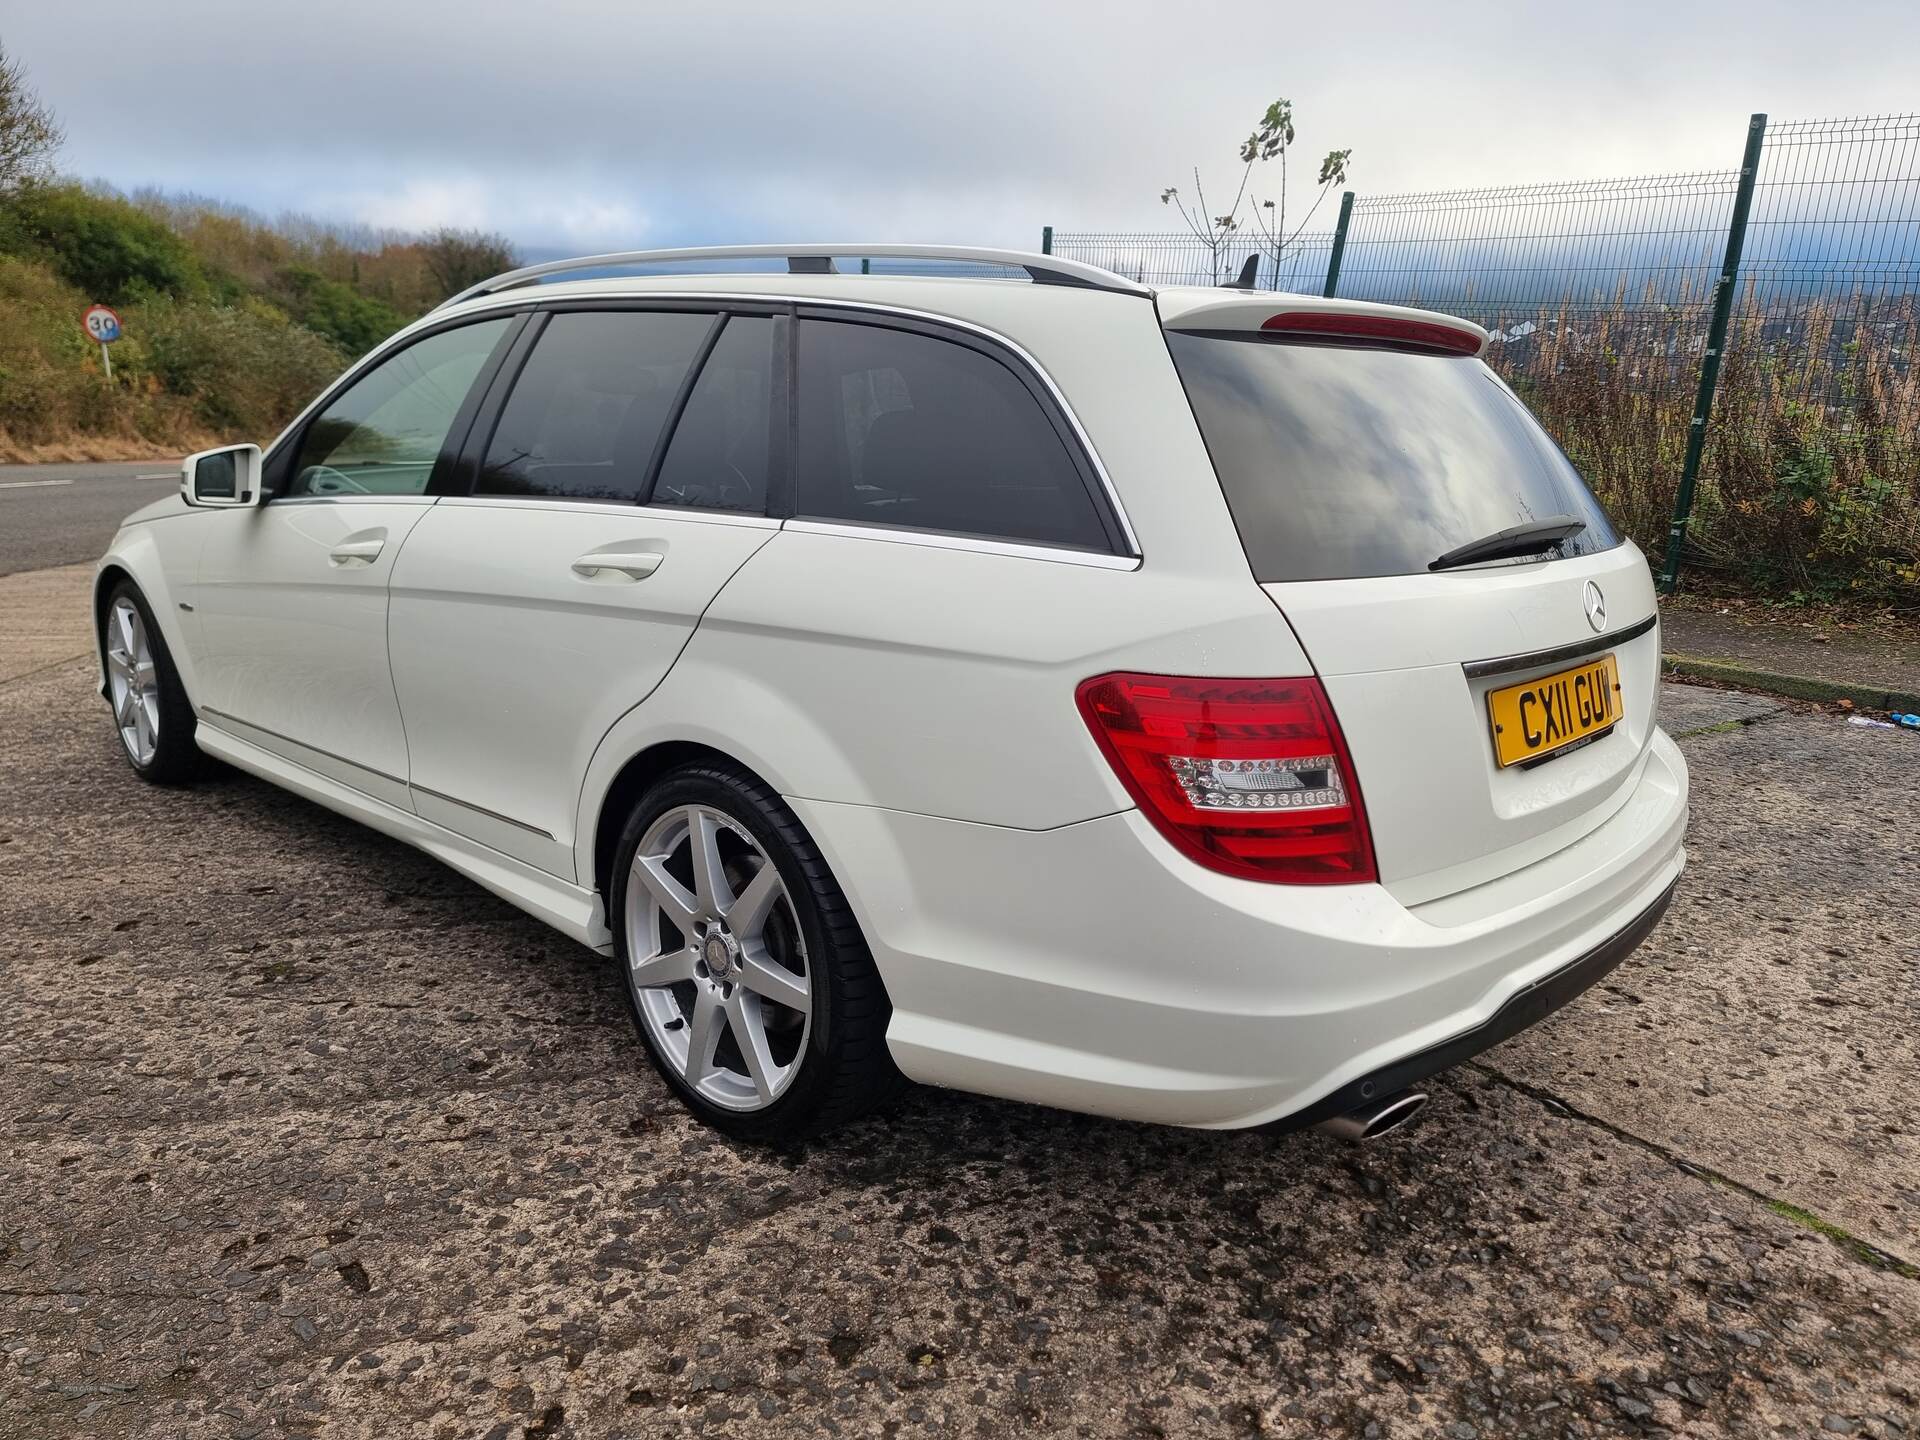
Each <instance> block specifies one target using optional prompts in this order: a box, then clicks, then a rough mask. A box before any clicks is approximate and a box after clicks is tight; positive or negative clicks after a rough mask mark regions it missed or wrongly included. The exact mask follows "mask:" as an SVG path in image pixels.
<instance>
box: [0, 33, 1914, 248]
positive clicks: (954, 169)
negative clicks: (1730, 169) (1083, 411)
mask: <svg viewBox="0 0 1920 1440" xmlns="http://www.w3.org/2000/svg"><path fill="white" fill-rule="evenodd" d="M0 38H3V39H4V40H5V42H6V44H7V46H8V47H9V49H11V50H13V51H15V52H16V53H18V54H19V55H20V56H21V57H22V58H24V59H25V60H26V62H27V63H28V65H29V66H30V67H31V69H32V72H33V75H34V78H35V80H36V83H37V84H38V85H39V87H40V88H41V90H42V92H43V94H44V95H45V97H46V98H47V99H48V100H49V101H51V102H52V103H53V104H54V106H55V107H56V108H57V109H58V111H59V112H60V114H61V115H62V117H63V119H64V120H65V122H66V125H67V129H68V132H69V135H70V143H69V146H68V150H67V153H66V156H65V163H66V165H67V167H68V168H69V169H72V170H74V171H76V172H78V173H81V174H85V175H98V176H101V177H103V178H106V179H108V180H111V181H113V182H114V183H117V184H121V185H127V186H132V185H137V184H142V183H160V184H164V185H168V186H172V187H179V188H190V189H193V190H197V191H201V192H205V193H212V194H219V195H223V196H226V197H229V198H232V199H235V200H238V201H241V202H243V203H248V204H252V205H255V206H257V207H260V208H264V209H268V210H272V209H277V208H281V207H294V208H300V209H306V210H310V211H315V212H319V213H324V214H328V215H332V216H336V217H339V218H356V219H367V220H372V221H375V222H376V223H379V222H385V223H395V224H407V223H437V222H438V221H440V220H444V219H452V220H463V221H467V222H469V223H480V224H486V225H489V226H493V227H496V228H502V229H505V230H508V231H509V232H510V233H513V234H514V235H516V236H517V237H518V238H520V239H521V240H522V241H524V242H526V243H529V244H551V243H580V244H618V243H655V242H657V243H672V242H675V241H683V240H689V239H701V238H704V239H722V238H729V239H731V238H742V239H744V238H760V237H768V236H774V235H787V236H793V235H801V234H814V235H820V234H823V233H828V232H831V233H834V234H847V235H855V234H857V235H862V236H871V237H880V238H901V239H909V238H911V239H933V238H942V239H954V240H961V239H965V240H973V241H981V242H999V243H1016V244H1031V243H1033V242H1034V241H1035V239H1036V238H1037V232H1038V227H1039V226H1040V225H1041V224H1043V223H1047V222H1052V223H1055V224H1059V225H1063V226H1101V227H1116V228H1122V227H1153V228H1158V227H1162V226H1165V225H1166V224H1167V223H1168V221H1169V220H1171V218H1172V217H1171V216H1170V215H1169V214H1168V212H1166V211H1164V210H1162V209H1161V208H1160V207H1159V206H1158V205H1156V204H1155V203H1154V196H1155V195H1156V194H1157V191H1158V189H1159V187H1160V186H1162V185H1165V184H1179V183H1184V182H1185V181H1186V179H1187V174H1188V169H1189V167H1190V166H1191V165H1192V164H1193V163H1194V162H1195V161H1196V160H1200V161H1206V162H1210V168H1211V171H1212V173H1213V174H1215V175H1217V176H1218V177H1220V179H1221V180H1223V181H1224V180H1225V178H1226V176H1227V175H1228V173H1229V171H1230V170H1231V169H1232V151H1233V146H1234V143H1235V141H1236V140H1237V139H1238V138H1239V136H1240V135H1241V134H1242V133H1244V132H1245V131H1246V130H1247V129H1248V128H1249V127H1250V125H1251V122H1252V120H1253V118H1254V117H1255V116H1256V115H1257V113H1258V112H1259V110H1260V108H1261V107H1262V106H1263V105H1264V104H1265V102H1266V101H1267V100H1268V99H1270V98H1272V96H1274V95H1275V94H1283V93H1284V94H1287V95H1290V96H1291V97H1292V98H1293V99H1294V100H1295V102H1296V105H1297V107H1298V111H1299V114H1300V121H1301V133H1300V147H1301V152H1302V154H1303V155H1305V154H1307V153H1308V152H1310V151H1315V150H1319V151H1324V150H1326V149H1328V148H1332V147H1333V146H1335V145H1341V146H1347V145H1351V146H1352V147H1354V149H1355V152H1356V155H1355V166H1354V184H1355V186H1356V188H1364V189H1371V190H1375V191H1378V190H1384V189H1406V188H1431V187H1435V186H1441V185H1449V184H1461V183H1499V182H1512V181H1523V180H1531V179H1544V178H1560V177H1575V176H1581V175H1593V174H1611V173H1623V172H1625V173H1639V172H1645V171H1651V170H1661V169H1671V168H1696V167H1709V166H1711V167H1721V166H1726V165H1730V164H1732V163H1733V162H1734V158H1735V156H1736V155H1737V148H1738V142H1739V137H1740V134H1741V131H1742V129H1743V126H1744V117H1745V115H1746V113H1747V112H1748V111H1749V110H1751V109H1755V108H1766V109H1770V110H1772V111H1773V113H1775V114H1776V115H1781V116H1786V115H1789V114H1793V115H1805V114H1823V113H1835V112H1847V113H1853V112H1858V111H1860V110H1863V109H1865V110H1870V109H1883V108H1910V107H1911V106H1912V104H1913V101H1914V92H1913V90H1912V88H1911V82H1910V79H1909V78H1908V74H1909V65H1908V61H1907V59H1906V57H1908V56H1910V55H1911V54H1912V53H1913V49H1914V42H1915V41H1916V40H1917V39H1920V14H1917V13H1916V12H1913V11H1911V9H1910V7H1895V6H1891V5H1881V4H1878V3H1873V4H1853V5H1842V6H1828V7H1824V8H1823V9H1822V10H1821V11H1820V13H1819V15H1818V19H1817V24H1816V23H1815V22H1814V21H1812V20H1810V19H1809V18H1808V12H1807V11H1806V10H1805V8H1804V6H1794V5H1787V4H1782V3H1773V0H1769V3H1758V4H1756V3H1746V4H1722V3H1715V4H1711V5H1700V6H1692V7H1675V6H1672V5H1654V4H1651V3H1644V0H1625V3H1620V4H1615V5H1610V6H1605V7H1591V6H1582V7H1577V8H1576V7H1572V6H1561V5H1534V6H1501V5H1494V4H1490V3H1474V4H1464V5H1450V6H1445V7H1434V6H1432V5H1430V4H1413V3H1383V4H1375V5H1347V6H1325V5H1320V6H1313V7H1287V8H1286V9H1284V10H1283V9H1281V7H1273V6H1250V5H1247V4H1245V3H1204V4H1188V5H1179V6H1172V5H1165V6H1158V5H1147V4H1142V3H1137V0H1135V3H1105V4H1098V5H1091V4H1089V5H1079V4H1076V5H1065V4H1050V3H1044V0H1029V3H1027V4H1024V5H1002V4H968V5H951V4H948V5H940V6H919V5H906V4H901V3H897V0H896V3H892V4H878V3H860V4H835V3H827V0H821V3H814V4H804V5H796V4H792V3H783V4H773V3H755V4H745V3H736V4H710V5H700V4H693V3H685V0H682V3H677V4H673V5H658V6H639V5H631V4H618V3H610V0H600V3H591V0H551V3H543V4H539V5H515V6H507V5H498V4H481V3H466V4H459V5H452V4H442V3H438V0H434V3H405V0H383V3H371V0H336V3H332V4H329V5H326V6H318V5H305V4H294V5H272V4H258V3H256V4H250V5H240V4H214V3H209V0H171V3H168V4H165V5H153V4H151V3H146V4H134V3H128V0H105V3H96V4H95V5H92V6H87V7H80V6H74V5H62V6H54V5H47V4H42V5H39V6H35V7H34V8H32V9H30V10H27V11H25V12H23V13H20V14H17V15H15V16H13V17H11V18H9V19H7V20H6V21H4V23H0ZM1315 158H1317V157H1315Z"/></svg>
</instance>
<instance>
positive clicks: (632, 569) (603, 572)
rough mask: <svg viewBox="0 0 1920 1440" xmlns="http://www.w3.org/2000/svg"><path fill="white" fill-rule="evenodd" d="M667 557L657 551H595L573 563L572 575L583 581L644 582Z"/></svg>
mask: <svg viewBox="0 0 1920 1440" xmlns="http://www.w3.org/2000/svg"><path fill="white" fill-rule="evenodd" d="M666 558H667V557H666V556H664V555H662V554H660V553H659V551H657V550H596V551H594V552H593V553H592V554H590V555H582V556H581V557H580V558H579V559H578V560H576V561H574V562H573V573H574V574H576V575H578V576H580V577H581V578H582V579H583V580H597V579H601V578H603V577H607V578H618V577H619V576H623V575H624V576H625V577H626V578H627V579H628V580H644V579H646V578H647V576H649V575H651V574H652V573H653V572H654V571H656V570H658V569H659V568H660V562H661V561H662V560H665V559H666Z"/></svg>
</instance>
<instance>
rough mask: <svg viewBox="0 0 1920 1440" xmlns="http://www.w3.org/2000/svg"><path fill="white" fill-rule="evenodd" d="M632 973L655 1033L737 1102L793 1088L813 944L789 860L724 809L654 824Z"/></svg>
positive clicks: (640, 861)
mask: <svg viewBox="0 0 1920 1440" xmlns="http://www.w3.org/2000/svg"><path fill="white" fill-rule="evenodd" d="M626 926H627V954H628V961H627V974H628V976H629V979H630V980H631V982H632V984H633V987H634V1000H635V1003H636V1004H637V1005H638V1006H639V1009H640V1016H641V1020H642V1022H643V1023H644V1024H645V1026H646V1028H647V1033H648V1035H649V1037H650V1038H651V1039H652V1041H653V1043H654V1044H655V1045H656V1046H657V1047H658V1048H659V1050H660V1052H661V1053H662V1054H664V1055H665V1056H666V1057H667V1058H668V1060H669V1061H670V1062H671V1063H672V1064H673V1066H674V1068H676V1069H677V1070H678V1071H679V1072H680V1077H681V1079H683V1080H684V1081H685V1082H686V1083H687V1086H688V1088H690V1089H692V1090H693V1091H694V1092H695V1093H697V1094H698V1095H700V1096H701V1097H702V1098H704V1099H706V1100H709V1101H711V1102H712V1103H713V1104H715V1105H721V1106H725V1107H726V1108H727V1109H729V1110H760V1109H764V1108H765V1107H766V1106H768V1105H771V1104H772V1103H773V1102H774V1101H775V1100H777V1099H779V1098H780V1096H781V1095H782V1094H784V1093H785V1091H786V1089H787V1087H788V1085H790V1084H791V1083H792V1081H793V1077H794V1075H795V1073H796V1072H797V1071H798V1069H799V1066H800V1061H801V1058H802V1056H803V1055H804V1053H805V1049H806V1043H807V1033H808V1030H809V1029H810V1027H811V1025H812V1022H813V989H812V985H811V983H810V980H809V975H808V969H807V947H806V942H805V941H804V940H803V939H802V938H801V934H800V926H799V921H798V919H797V918H796V917H795V914H794V910H793V902H792V900H791V899H790V898H789V897H788V895H787V887H786V885H785V884H783V883H782V882H781V879H780V869H779V867H778V866H777V865H775V864H774V863H773V861H772V860H770V859H769V858H768V857H767V854H766V852H765V851H764V850H762V849H761V848H760V845H759V844H758V842H756V841H755V840H754V838H753V836H752V834H751V833H749V832H748V831H747V830H746V828H745V827H744V826H742V825H741V824H739V823H738V822H737V821H734V820H732V819H730V818H729V817H728V816H727V815H725V814H724V813H722V812H721V811H719V810H715V809H711V808H709V807H707V806H703V805H680V806H676V807H674V808H673V809H671V810H669V811H667V812H666V813H665V814H663V815H661V816H660V817H659V818H658V819H657V820H655V821H654V822H653V824H652V825H651V826H650V827H649V828H648V830H647V833H646V835H645V836H643V837H642V838H641V841H640V844H639V847H638V848H637V849H636V850H635V851H634V855H633V863H632V866H631V867H630V871H629V876H628V884H627V904H626Z"/></svg>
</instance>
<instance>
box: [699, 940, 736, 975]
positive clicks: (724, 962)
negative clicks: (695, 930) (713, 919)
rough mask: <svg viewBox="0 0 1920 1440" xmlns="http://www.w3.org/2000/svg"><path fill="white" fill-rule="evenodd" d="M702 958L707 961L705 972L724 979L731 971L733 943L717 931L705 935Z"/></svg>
mask: <svg viewBox="0 0 1920 1440" xmlns="http://www.w3.org/2000/svg"><path fill="white" fill-rule="evenodd" d="M702 958H703V959H705V960H706V962H707V973H708V974H710V975H712V976H713V978H714V979H716V980H724V979H726V977H727V976H728V975H730V974H732V973H733V968H734V966H733V945H732V943H731V941H730V940H729V938H728V937H727V936H725V935H723V934H720V933H719V932H717V931H716V932H715V933H714V934H712V935H709V936H707V943H706V945H705V946H704V947H702Z"/></svg>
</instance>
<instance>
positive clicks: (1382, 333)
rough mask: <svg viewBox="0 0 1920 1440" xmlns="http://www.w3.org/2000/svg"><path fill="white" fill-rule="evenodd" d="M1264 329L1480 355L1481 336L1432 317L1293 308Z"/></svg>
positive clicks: (1270, 318)
mask: <svg viewBox="0 0 1920 1440" xmlns="http://www.w3.org/2000/svg"><path fill="white" fill-rule="evenodd" d="M1260 328H1261V329H1262V330H1266V331H1269V332H1273V331H1277V332H1279V333H1280V334H1283V335H1288V334H1290V335H1325V336H1327V337H1328V338H1330V339H1340V340H1378V341H1380V342H1382V343H1383V344H1388V345H1403V346H1406V347H1408V348H1410V349H1415V350H1437V351H1440V352H1441V353H1442V354H1447V355H1478V354H1479V353H1480V337H1479V336H1478V335H1476V334H1474V333H1473V332H1472V331H1471V330H1457V329H1455V328H1454V327H1453V326H1451V325H1436V324H1434V323H1433V322H1432V321H1431V320H1407V319H1402V318H1401V317H1400V316H1397V315H1348V314H1343V313H1342V312H1340V311H1338V310H1292V311H1288V312H1287V313H1286V314H1284V315H1270V316H1268V317H1267V318H1266V319H1265V320H1264V321H1262V322H1261V324H1260Z"/></svg>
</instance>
